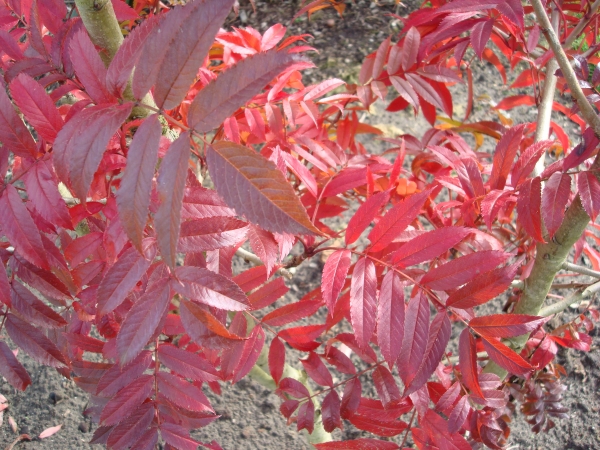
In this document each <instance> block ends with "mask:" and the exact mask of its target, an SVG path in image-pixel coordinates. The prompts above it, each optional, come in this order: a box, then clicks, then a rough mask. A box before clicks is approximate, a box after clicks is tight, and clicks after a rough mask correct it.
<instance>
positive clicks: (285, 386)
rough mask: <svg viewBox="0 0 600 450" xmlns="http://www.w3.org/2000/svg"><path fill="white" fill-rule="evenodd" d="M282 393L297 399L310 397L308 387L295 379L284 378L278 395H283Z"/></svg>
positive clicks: (278, 388) (280, 383)
mask: <svg viewBox="0 0 600 450" xmlns="http://www.w3.org/2000/svg"><path fill="white" fill-rule="evenodd" d="M282 393H285V394H288V395H290V396H292V397H294V398H297V399H303V398H308V397H310V394H309V392H308V389H307V388H306V386H304V385H303V384H302V383H300V382H299V381H298V380H295V379H293V378H284V379H283V380H281V381H280V382H279V386H278V387H277V394H278V395H281V394H282Z"/></svg>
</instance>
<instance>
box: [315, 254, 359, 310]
mask: <svg viewBox="0 0 600 450" xmlns="http://www.w3.org/2000/svg"><path fill="white" fill-rule="evenodd" d="M351 256H352V254H351V253H350V250H346V249H340V250H335V251H334V252H333V253H332V254H331V255H329V258H327V261H326V262H325V266H324V267H323V276H322V277H321V280H322V281H321V292H322V294H323V301H324V302H325V304H326V305H327V308H328V309H329V314H330V315H333V310H334V308H335V303H336V302H337V299H338V296H339V295H340V292H341V291H342V288H343V287H344V283H345V282H346V276H347V275H348V269H349V268H350V264H351V263H352V259H351Z"/></svg>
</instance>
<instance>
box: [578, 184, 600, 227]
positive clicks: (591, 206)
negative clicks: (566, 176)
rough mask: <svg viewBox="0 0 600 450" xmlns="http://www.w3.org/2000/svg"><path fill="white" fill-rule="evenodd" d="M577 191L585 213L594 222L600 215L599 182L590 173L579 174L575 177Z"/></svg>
mask: <svg viewBox="0 0 600 450" xmlns="http://www.w3.org/2000/svg"><path fill="white" fill-rule="evenodd" d="M577 190H578V192H579V196H580V197H581V203H582V205H583V208H584V209H585V212H586V213H588V216H590V218H591V219H592V221H595V220H596V217H598V213H600V182H599V181H598V179H597V178H596V176H595V175H594V174H593V173H592V172H580V173H579V175H577Z"/></svg>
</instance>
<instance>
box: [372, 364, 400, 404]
mask: <svg viewBox="0 0 600 450" xmlns="http://www.w3.org/2000/svg"><path fill="white" fill-rule="evenodd" d="M373 383H374V384H375V390H376V391H377V395H378V396H379V399H380V400H381V403H382V404H383V407H384V408H385V409H387V408H389V407H391V406H394V405H396V404H397V403H399V402H400V400H401V399H402V396H401V395H400V390H399V389H398V386H397V385H396V382H395V381H394V377H393V375H392V374H391V373H390V371H389V370H388V369H387V368H386V367H385V366H378V367H377V368H376V369H375V370H374V371H373Z"/></svg>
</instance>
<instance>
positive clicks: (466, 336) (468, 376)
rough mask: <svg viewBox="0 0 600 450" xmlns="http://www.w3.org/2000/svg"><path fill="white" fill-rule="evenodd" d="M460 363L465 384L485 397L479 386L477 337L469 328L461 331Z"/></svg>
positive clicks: (479, 395) (473, 391)
mask: <svg viewBox="0 0 600 450" xmlns="http://www.w3.org/2000/svg"><path fill="white" fill-rule="evenodd" d="M458 358H459V362H458V365H459V367H460V372H461V374H462V380H463V383H464V385H465V386H466V387H467V388H469V390H470V391H471V393H473V394H475V395H476V396H477V397H480V398H483V397H484V395H483V392H481V387H480V386H479V378H478V373H477V350H476V348H475V338H474V337H473V335H472V334H471V332H470V331H469V329H468V328H465V329H464V330H463V331H462V332H461V333H460V338H459V342H458Z"/></svg>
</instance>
